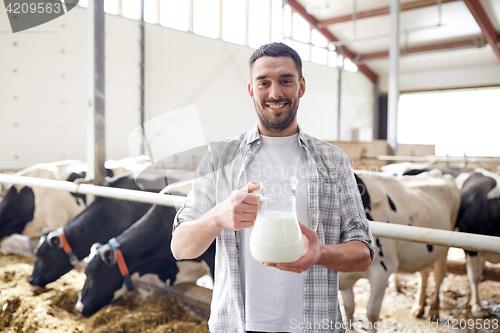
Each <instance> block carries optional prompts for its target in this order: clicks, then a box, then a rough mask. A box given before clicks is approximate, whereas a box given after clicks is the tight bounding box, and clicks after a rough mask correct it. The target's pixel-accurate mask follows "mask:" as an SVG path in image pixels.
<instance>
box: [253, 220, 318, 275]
mask: <svg viewBox="0 0 500 333" xmlns="http://www.w3.org/2000/svg"><path fill="white" fill-rule="evenodd" d="M299 225H300V229H301V231H302V234H303V235H304V249H303V251H302V256H301V257H300V258H299V260H297V261H296V262H291V263H268V262H263V263H262V264H263V265H264V266H269V267H276V268H278V269H281V270H283V271H288V272H294V273H302V272H304V271H306V270H307V269H308V268H309V267H311V266H312V265H314V264H316V263H317V262H318V261H319V258H320V257H321V254H322V251H323V245H322V244H321V243H320V241H319V239H318V235H317V234H316V232H315V231H314V230H312V229H310V228H308V227H306V226H305V225H303V224H302V223H299Z"/></svg>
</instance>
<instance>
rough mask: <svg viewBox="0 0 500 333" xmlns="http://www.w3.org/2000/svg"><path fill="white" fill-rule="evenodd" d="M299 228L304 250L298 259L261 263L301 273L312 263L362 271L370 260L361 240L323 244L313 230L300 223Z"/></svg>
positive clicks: (368, 264) (344, 270)
mask: <svg viewBox="0 0 500 333" xmlns="http://www.w3.org/2000/svg"><path fill="white" fill-rule="evenodd" d="M300 229H301V230H302V234H303V235H304V237H305V239H304V250H303V252H302V256H301V257H300V258H299V260H297V261H296V262H292V263H281V264H280V263H278V264H273V263H262V264H263V265H265V266H271V267H276V268H279V269H281V270H283V271H289V272H295V273H302V272H304V271H306V270H307V269H308V268H309V267H311V266H312V265H321V266H323V267H326V268H328V269H331V270H334V271H338V272H364V271H366V270H367V269H368V267H369V266H370V264H371V262H372V258H371V256H370V250H369V249H368V246H366V244H364V243H363V242H361V241H358V240H352V241H349V242H346V243H342V244H336V245H323V244H321V242H320V241H319V238H318V235H317V234H316V232H314V230H312V229H309V228H308V227H306V226H305V225H303V224H302V223H301V224H300Z"/></svg>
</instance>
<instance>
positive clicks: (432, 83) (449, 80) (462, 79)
mask: <svg viewBox="0 0 500 333" xmlns="http://www.w3.org/2000/svg"><path fill="white" fill-rule="evenodd" d="M387 84H388V79H387V75H384V76H381V77H380V91H381V92H382V93H387ZM499 85H500V65H488V66H480V67H466V68H459V69H442V70H434V71H418V72H411V73H400V78H399V88H400V90H401V92H407V91H425V90H439V89H453V88H469V87H481V86H499Z"/></svg>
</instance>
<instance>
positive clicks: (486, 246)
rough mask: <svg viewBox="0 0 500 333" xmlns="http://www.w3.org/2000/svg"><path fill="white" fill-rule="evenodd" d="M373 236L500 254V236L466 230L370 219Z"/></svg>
mask: <svg viewBox="0 0 500 333" xmlns="http://www.w3.org/2000/svg"><path fill="white" fill-rule="evenodd" d="M369 223H370V229H371V232H372V235H373V236H376V237H385V238H392V239H398V240H404V241H411V242H416V243H424V244H433V245H443V246H451V247H459V248H463V249H464V250H468V251H477V252H489V253H497V254H500V238H499V237H493V236H485V235H475V234H470V233H465V232H456V231H449V230H439V229H431V228H422V227H414V226H407V225H401V224H394V223H384V222H374V221H369Z"/></svg>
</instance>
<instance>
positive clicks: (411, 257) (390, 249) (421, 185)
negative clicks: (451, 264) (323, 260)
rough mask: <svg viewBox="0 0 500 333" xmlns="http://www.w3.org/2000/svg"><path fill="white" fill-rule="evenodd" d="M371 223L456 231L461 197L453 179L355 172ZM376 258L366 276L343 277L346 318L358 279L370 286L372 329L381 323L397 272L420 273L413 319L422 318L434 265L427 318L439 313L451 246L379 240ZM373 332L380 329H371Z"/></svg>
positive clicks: (357, 273)
mask: <svg viewBox="0 0 500 333" xmlns="http://www.w3.org/2000/svg"><path fill="white" fill-rule="evenodd" d="M355 177H356V181H357V183H358V188H359V190H360V193H361V198H362V201H363V206H364V207H365V212H366V216H367V218H368V220H372V221H380V222H387V223H393V224H402V225H412V226H418V227H427V228H434V229H443V230H452V229H453V226H454V224H455V220H456V217H457V214H458V209H459V205H460V195H459V192H458V189H457V187H456V185H455V183H454V181H453V178H452V177H449V176H444V177H443V176H442V174H440V173H438V174H429V173H424V174H421V175H419V176H406V177H401V178H399V179H396V178H394V177H391V176H389V175H383V174H381V173H378V172H369V171H355ZM375 250H376V255H375V259H374V261H373V263H372V264H371V265H370V267H369V268H368V270H367V271H366V272H355V273H340V275H339V289H340V290H341V291H342V299H343V301H344V308H345V311H346V316H347V320H352V318H353V314H354V307H355V304H354V295H353V285H354V283H355V282H356V281H357V280H358V279H360V278H367V279H369V280H370V284H371V295H370V299H369V301H368V304H367V307H366V315H367V319H368V321H369V322H370V323H372V327H373V326H375V325H374V324H375V323H376V322H377V321H378V320H379V313H380V308H381V305H382V300H383V298H384V293H385V288H386V286H387V282H388V279H389V276H390V275H391V274H392V273H395V272H404V273H414V272H419V273H420V277H421V282H420V290H419V293H418V295H417V297H416V303H415V306H414V307H413V309H412V315H413V316H416V317H421V316H422V315H423V313H424V308H425V289H426V286H427V279H428V276H429V271H430V268H431V267H434V277H435V280H436V293H435V294H434V297H433V299H432V303H431V308H430V313H429V317H430V318H431V320H435V319H437V317H438V315H439V286H440V284H441V282H442V280H443V278H444V276H445V274H446V254H447V251H448V248H447V247H442V246H432V245H426V244H420V243H413V242H407V241H399V240H394V239H389V238H379V237H376V238H375ZM372 331H376V330H375V329H373V330H372Z"/></svg>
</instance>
